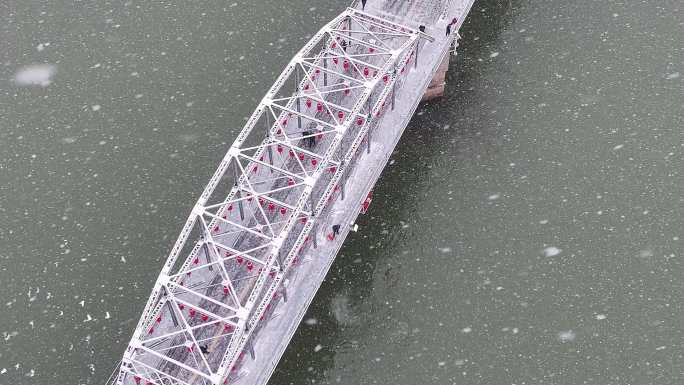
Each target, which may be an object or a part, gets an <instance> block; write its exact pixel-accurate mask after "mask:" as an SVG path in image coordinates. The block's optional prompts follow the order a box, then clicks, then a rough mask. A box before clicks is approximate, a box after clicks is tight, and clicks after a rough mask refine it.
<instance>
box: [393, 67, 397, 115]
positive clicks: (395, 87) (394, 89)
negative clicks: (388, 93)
mask: <svg viewBox="0 0 684 385" xmlns="http://www.w3.org/2000/svg"><path fill="white" fill-rule="evenodd" d="M392 81H394V83H392V111H394V99H395V97H394V94H395V91H396V90H397V69H396V68H395V69H394V74H393V75H392Z"/></svg>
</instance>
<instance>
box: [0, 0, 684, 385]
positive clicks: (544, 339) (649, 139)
mask: <svg viewBox="0 0 684 385" xmlns="http://www.w3.org/2000/svg"><path fill="white" fill-rule="evenodd" d="M370 1H372V0H370ZM344 4H346V2H338V1H333V0H309V1H300V0H296V1H288V2H284V1H275V0H269V1H264V0H260V1H252V2H244V1H240V2H232V0H229V1H227V2H226V1H216V0H209V1H205V2H180V3H178V2H143V1H128V2H114V1H112V2H110V1H99V2H77V1H67V0H54V1H38V0H30V1H17V0H9V2H5V3H3V4H0V34H1V35H0V37H1V39H0V245H1V246H2V248H1V249H0V290H2V291H1V293H2V303H0V309H1V311H0V335H1V336H2V340H0V341H2V345H1V346H2V347H1V348H0V384H40V385H42V384H45V385H48V384H51V385H53V384H102V383H104V381H105V380H106V378H107V377H108V375H109V374H110V372H111V370H112V367H113V366H114V365H115V364H116V363H117V362H118V360H119V358H120V356H121V354H122V351H123V349H124V347H125V344H126V343H127V341H128V339H129V338H130V335H131V333H132V330H133V327H134V326H135V324H136V322H137V319H138V317H139V314H140V311H141V310H142V308H143V307H144V303H145V300H146V298H147V296H148V295H149V292H150V289H151V287H152V284H153V282H154V279H155V278H156V276H157V274H158V272H159V270H160V268H161V265H162V261H163V260H164V259H165V254H166V253H167V252H168V250H169V249H170V247H171V245H172V243H173V240H174V239H175V237H176V235H177V233H178V231H179V230H180V227H181V225H182V223H183V222H184V220H185V217H186V215H187V214H188V213H189V211H190V208H191V206H192V205H193V203H194V201H195V200H196V198H197V197H198V195H199V193H200V191H201V190H202V188H203V187H204V184H205V183H206V182H207V181H208V179H209V177H210V175H211V174H212V173H213V171H214V167H215V165H216V164H217V163H218V160H219V159H220V158H222V156H223V154H224V152H225V150H226V149H227V146H229V144H230V143H231V142H232V140H233V138H234V136H235V135H236V133H237V132H238V130H239V129H240V128H241V126H242V125H243V124H244V119H245V117H246V116H248V115H249V114H250V113H251V110H252V109H253V108H254V106H256V104H257V101H258V100H259V99H260V98H261V96H262V95H263V94H264V93H265V91H266V90H267V88H268V87H269V86H270V84H271V82H272V81H273V80H274V79H275V78H276V76H277V74H278V73H279V72H280V70H281V69H282V68H283V67H284V65H285V64H286V63H287V61H288V60H289V58H290V57H291V56H292V55H293V54H294V53H295V52H296V51H297V50H298V49H299V48H300V47H301V45H302V44H303V43H304V42H305V41H306V40H307V39H308V37H310V35H311V34H313V33H314V32H315V31H316V30H317V29H318V28H319V27H320V26H322V25H323V24H324V23H326V22H327V21H328V20H329V19H330V18H332V17H334V15H336V14H337V13H338V12H340V11H341V10H342V8H343V6H344ZM682 8H683V6H682V3H681V2H679V1H676V0H662V1H658V2H637V1H627V2H623V1H615V0H606V1H589V0H580V1H571V2H568V1H561V0H549V1H539V0H528V1H522V0H510V1H509V0H502V1H494V0H478V1H477V2H476V4H475V7H474V8H473V11H472V12H471V14H470V16H469V18H468V20H467V22H466V24H465V25H464V27H463V29H462V31H461V35H462V36H463V38H462V40H461V46H460V47H459V55H458V56H457V57H456V58H453V59H452V62H451V70H450V72H449V75H448V79H447V81H448V86H447V94H446V96H445V98H443V99H441V100H439V101H435V102H431V103H428V104H425V105H423V106H422V107H421V108H419V110H418V113H417V115H416V116H415V118H414V119H413V121H412V123H411V125H410V126H409V128H408V130H407V131H406V133H405V135H404V138H403V139H402V141H401V142H400V144H399V146H398V148H397V152H396V154H395V155H394V156H393V159H392V162H391V165H390V166H388V168H387V169H386V171H385V173H384V174H383V177H382V179H381V180H380V182H379V183H378V185H377V186H376V189H375V199H374V201H373V204H372V206H371V209H370V212H369V214H367V215H366V216H364V217H362V218H360V219H359V221H358V224H359V227H360V231H359V232H358V233H352V235H351V236H350V237H349V238H348V239H347V241H346V243H345V246H344V248H343V249H342V252H341V254H340V255H339V257H338V259H337V261H336V262H335V264H334V265H333V268H332V270H331V272H330V274H329V276H328V279H327V281H326V283H325V284H324V285H323V286H322V288H321V290H320V291H319V293H318V295H317V297H316V299H315V300H314V303H313V304H312V306H311V308H310V310H309V312H308V314H307V316H306V317H305V323H303V324H302V325H301V327H300V329H299V331H298V333H297V334H296V335H295V337H294V340H293V343H292V345H291V346H290V348H289V349H288V350H287V352H286V354H285V356H284V358H283V360H282V361H281V363H280V365H279V367H278V369H277V370H276V373H275V375H274V377H273V379H272V381H271V383H272V384H274V385H281V384H282V385H285V384H297V385H299V384H314V383H315V384H337V383H340V384H402V385H413V384H517V385H520V384H675V383H681V382H682V381H684V345H683V344H684V330H683V328H682V326H681V325H682V322H681V320H682V319H684V306H683V304H682V298H684V283H683V282H684V280H683V279H682V277H683V276H684V260H683V258H684V255H683V254H684V253H683V250H684V248H683V244H682V242H683V240H684V230H683V229H684V226H683V225H684V223H683V222H684V219H683V218H684V198H683V195H682V192H683V191H684V190H683V187H684V176H683V175H682V170H683V169H684V160H683V153H684V151H683V150H684V148H683V147H684V133H683V130H682V126H683V123H684V122H683V120H684V106H683V105H682V100H684V98H683V96H684V95H683V92H682V91H683V87H682V77H681V72H683V71H684V68H683V63H684V53H683V52H682V36H684V26H683V24H682V21H681V15H682ZM32 64H42V66H40V67H29V68H26V66H30V65H32ZM27 83H40V84H27Z"/></svg>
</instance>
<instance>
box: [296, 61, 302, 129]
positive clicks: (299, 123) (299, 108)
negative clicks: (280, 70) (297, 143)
mask: <svg viewBox="0 0 684 385" xmlns="http://www.w3.org/2000/svg"><path fill="white" fill-rule="evenodd" d="M300 96H301V95H299V69H297V68H295V98H296V100H297V112H298V114H297V128H299V129H300V130H301V129H302V116H301V115H300V114H301V113H302V98H300Z"/></svg>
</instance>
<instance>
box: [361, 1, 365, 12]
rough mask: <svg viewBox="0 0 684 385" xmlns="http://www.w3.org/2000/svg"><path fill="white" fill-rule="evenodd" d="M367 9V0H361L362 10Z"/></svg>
mask: <svg viewBox="0 0 684 385" xmlns="http://www.w3.org/2000/svg"><path fill="white" fill-rule="evenodd" d="M364 9H366V0H361V10H362V11H363V10H364Z"/></svg>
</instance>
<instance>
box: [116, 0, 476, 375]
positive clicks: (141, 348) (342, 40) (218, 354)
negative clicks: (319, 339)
mask: <svg viewBox="0 0 684 385" xmlns="http://www.w3.org/2000/svg"><path fill="white" fill-rule="evenodd" d="M472 2H473V0H414V1H409V2H406V1H400V0H384V1H382V0H369V1H368V4H367V6H366V9H365V10H364V11H363V12H361V11H360V10H359V9H360V5H359V4H357V3H355V4H354V5H353V8H350V9H348V10H347V11H345V12H344V13H343V14H341V15H340V16H338V17H337V18H336V19H334V20H333V21H332V22H331V23H329V24H328V25H327V26H326V27H324V28H323V29H322V30H321V31H320V32H319V33H318V34H317V35H316V36H314V38H312V40H311V41H310V42H309V43H308V44H307V45H306V46H305V47H304V48H303V49H302V51H300V53H299V54H298V55H297V56H296V57H295V59H293V61H292V62H291V63H290V65H288V67H287V68H286V70H285V71H284V72H283V74H282V75H281V76H280V77H279V78H278V80H277V81H276V84H275V85H274V86H273V87H272V89H271V90H270V91H269V93H268V95H267V97H265V98H264V100H263V101H262V102H261V103H260V105H259V107H258V108H257V110H256V111H255V113H254V114H253V115H252V118H251V119H250V121H248V123H247V125H246V126H245V129H243V131H242V132H241V133H240V135H239V136H238V139H237V140H236V142H235V143H234V144H233V146H232V147H231V149H230V150H229V151H228V154H227V155H226V157H225V158H224V161H223V162H221V164H220V166H219V168H218V170H217V171H216V173H215V175H214V177H213V178H212V180H211V181H210V183H209V185H208V186H207V189H205V192H204V193H203V194H202V197H201V198H200V200H199V201H198V204H197V205H196V207H195V209H193V213H192V215H191V216H190V218H189V219H188V221H187V223H186V225H185V227H184V228H183V231H182V233H181V236H180V237H179V239H178V241H177V242H176V245H175V246H174V249H173V250H172V252H171V255H170V256H169V259H168V260H167V263H166V265H165V266H164V269H163V270H162V273H161V274H160V276H159V279H158V281H157V282H156V284H155V288H154V290H153V293H152V295H151V297H150V299H149V300H148V303H147V306H146V308H145V311H144V312H143V315H142V317H141V320H140V322H139V324H138V326H137V328H136V331H135V334H134V336H133V338H132V340H131V342H130V343H129V346H128V348H127V350H126V352H125V354H124V359H123V360H122V365H121V367H120V369H119V372H118V375H117V376H116V377H115V378H114V382H115V383H117V384H125V385H133V384H140V383H143V384H154V385H161V384H192V385H195V384H226V383H230V384H259V385H260V384H265V383H266V382H267V381H268V379H269V378H270V376H271V374H272V372H273V370H274V369H275V366H276V364H277V362H278V361H279V359H280V357H281V356H282V353H283V352H284V350H285V348H286V347H287V345H288V343H289V341H290V339H291V337H292V335H293V334H294V332H295V330H296V328H297V326H298V324H299V323H300V322H301V319H302V317H303V316H304V313H305V311H306V309H307V308H308V305H309V303H310V302H311V300H312V299H313V297H314V295H315V293H316V291H317V290H318V287H319V286H320V284H321V283H322V281H323V279H324V278H325V275H326V273H327V271H328V269H329V267H330V265H331V264H332V262H333V260H334V258H335V256H336V254H337V252H338V250H339V248H340V247H341V245H342V242H343V240H344V238H345V237H346V235H347V233H348V231H349V230H350V226H351V224H353V222H354V220H355V219H356V216H357V215H358V213H359V210H360V208H361V204H362V202H363V201H364V199H365V198H366V195H367V194H368V192H369V190H370V189H372V187H373V185H374V184H375V182H376V181H377V179H378V177H379V176H380V173H381V172H382V170H383V168H384V167H385V164H386V163H387V161H388V159H389V157H390V155H391V153H392V151H393V149H394V147H395V145H396V143H397V142H398V140H399V138H400V137H401V134H402V132H403V130H404V129H405V127H406V125H407V124H408V122H409V120H410V119H411V117H412V115H413V113H414V111H415V109H416V107H417V105H418V103H419V102H420V100H421V97H422V95H423V93H424V92H425V90H426V88H427V87H428V84H429V83H430V80H431V79H432V77H433V76H434V74H435V71H436V70H437V68H438V67H439V65H440V63H441V62H442V59H443V58H444V56H445V55H448V53H449V47H450V45H451V43H452V40H453V38H454V36H455V35H456V33H457V31H458V29H459V28H460V25H461V23H462V21H463V19H464V18H465V16H466V15H467V13H468V11H469V10H470V6H471V5H472ZM453 18H457V19H458V23H457V25H456V26H454V27H453V28H452V35H450V36H446V35H445V30H446V25H447V23H448V22H450V21H451V20H452V19H453ZM419 25H424V26H425V27H426V29H425V34H426V35H429V36H431V37H428V36H426V35H423V36H424V37H423V38H420V37H419V36H420V34H418V33H417V31H416V29H418V27H419ZM333 63H334V64H333ZM343 63H344V64H343ZM331 67H335V68H331ZM292 90H294V92H292ZM288 121H289V124H288ZM257 127H263V128H261V129H257ZM257 133H258V134H257ZM264 133H265V134H266V139H263V137H264ZM231 168H232V169H233V170H234V175H233V177H232V178H231V176H230V174H231V173H230V170H231ZM333 225H340V229H339V234H338V235H337V236H334V237H333V236H332V235H333V234H332V226H333ZM246 353H249V354H246Z"/></svg>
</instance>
